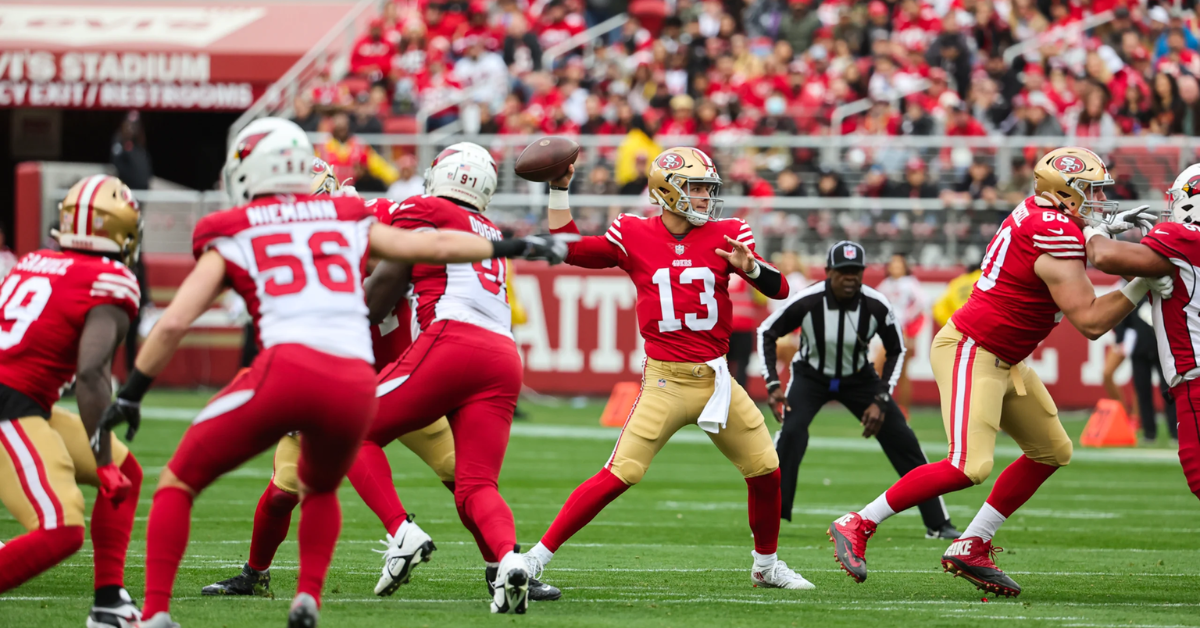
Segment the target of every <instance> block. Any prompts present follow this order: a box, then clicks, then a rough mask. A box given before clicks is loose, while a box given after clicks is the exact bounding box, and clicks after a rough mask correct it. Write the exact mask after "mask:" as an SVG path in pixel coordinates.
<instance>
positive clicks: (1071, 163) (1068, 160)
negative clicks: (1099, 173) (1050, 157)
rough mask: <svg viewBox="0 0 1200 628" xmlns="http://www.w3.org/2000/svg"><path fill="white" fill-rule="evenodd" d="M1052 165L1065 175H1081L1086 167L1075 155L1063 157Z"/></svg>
mask: <svg viewBox="0 0 1200 628" xmlns="http://www.w3.org/2000/svg"><path fill="white" fill-rule="evenodd" d="M1050 165H1051V166H1053V167H1054V169H1055V170H1057V171H1059V172H1061V173H1063V174H1079V173H1081V172H1083V170H1084V168H1085V167H1086V166H1085V164H1084V163H1083V160H1082V159H1080V158H1078V157H1076V156H1074V155H1062V156H1060V157H1059V158H1057V159H1055V160H1054V162H1053V163H1051V164H1050Z"/></svg>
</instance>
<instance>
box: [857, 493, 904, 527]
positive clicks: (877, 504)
mask: <svg viewBox="0 0 1200 628" xmlns="http://www.w3.org/2000/svg"><path fill="white" fill-rule="evenodd" d="M894 514H896V511H895V510H892V507H891V506H890V505H888V501H887V493H886V492H884V493H880V494H879V497H876V498H875V501H873V502H871V503H869V504H867V507H866V508H863V509H862V510H860V511H858V516H860V517H862V518H863V519H866V520H867V521H874V522H875V523H883V521H884V520H885V519H887V518H888V517H890V516H892V515H894Z"/></svg>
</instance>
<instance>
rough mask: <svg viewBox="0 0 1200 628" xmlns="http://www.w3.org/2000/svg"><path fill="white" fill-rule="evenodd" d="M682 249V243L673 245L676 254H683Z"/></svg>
mask: <svg viewBox="0 0 1200 628" xmlns="http://www.w3.org/2000/svg"><path fill="white" fill-rule="evenodd" d="M683 251H684V247H683V245H682V244H676V245H675V254H676V255H683Z"/></svg>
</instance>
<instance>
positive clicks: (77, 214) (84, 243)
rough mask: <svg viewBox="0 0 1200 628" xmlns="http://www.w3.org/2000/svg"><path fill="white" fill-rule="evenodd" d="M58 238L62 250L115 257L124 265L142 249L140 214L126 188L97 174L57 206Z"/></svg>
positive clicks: (72, 189)
mask: <svg viewBox="0 0 1200 628" xmlns="http://www.w3.org/2000/svg"><path fill="white" fill-rule="evenodd" d="M51 235H53V236H55V237H56V238H58V244H59V246H61V247H62V248H64V249H76V250H81V251H96V252H99V253H117V254H119V255H120V259H121V261H122V262H124V263H125V264H126V265H132V264H133V263H134V262H136V261H137V259H138V254H139V252H140V251H141V246H142V212H141V210H140V209H139V208H138V202H137V199H135V198H133V192H131V191H130V190H129V186H127V185H125V183H124V182H122V181H121V180H120V179H118V178H116V177H110V176H108V175H103V174H98V175H95V176H91V177H87V178H86V179H84V180H82V181H80V182H79V183H76V184H75V185H74V186H72V187H71V189H70V190H69V191H68V192H67V197H66V198H64V199H63V200H62V202H61V203H59V204H58V230H57V231H55V232H53V233H52V234H51Z"/></svg>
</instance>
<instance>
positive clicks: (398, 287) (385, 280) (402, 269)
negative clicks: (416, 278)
mask: <svg viewBox="0 0 1200 628" xmlns="http://www.w3.org/2000/svg"><path fill="white" fill-rule="evenodd" d="M411 280H412V266H411V265H410V264H405V263H404V262H380V263H379V265H378V266H376V267H375V270H373V271H371V276H370V277H367V281H366V282H365V283H364V284H363V287H364V289H365V290H366V293H367V310H368V314H367V317H368V318H369V319H370V320H371V324H372V325H378V324H380V323H382V322H383V319H385V318H387V316H388V314H391V313H392V311H393V310H395V309H396V304H397V303H399V302H400V299H403V298H404V293H406V292H408V284H409V282H410V281H411Z"/></svg>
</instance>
